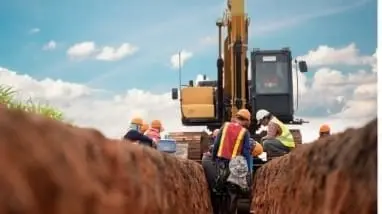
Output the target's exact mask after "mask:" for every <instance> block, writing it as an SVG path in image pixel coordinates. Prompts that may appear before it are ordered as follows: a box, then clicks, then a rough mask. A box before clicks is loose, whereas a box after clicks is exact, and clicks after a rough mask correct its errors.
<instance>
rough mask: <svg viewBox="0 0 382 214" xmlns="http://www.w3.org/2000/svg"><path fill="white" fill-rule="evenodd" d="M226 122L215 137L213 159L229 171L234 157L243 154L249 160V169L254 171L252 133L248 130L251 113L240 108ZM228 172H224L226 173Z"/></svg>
mask: <svg viewBox="0 0 382 214" xmlns="http://www.w3.org/2000/svg"><path fill="white" fill-rule="evenodd" d="M232 121H233V122H226V123H225V124H224V125H223V126H222V127H221V129H220V130H219V133H218V135H217V137H216V139H215V142H214V147H213V150H212V160H215V161H216V162H217V163H218V165H220V166H222V167H221V170H223V171H226V172H229V170H228V164H229V162H230V160H231V159H232V158H233V157H236V156H239V155H242V156H244V158H245V159H246V161H247V167H248V171H249V172H250V173H251V172H252V156H251V146H250V142H249V139H250V134H249V132H248V130H247V128H248V127H249V125H250V123H251V113H250V112H249V111H248V110H247V109H240V110H239V111H238V112H237V113H236V115H235V117H234V118H233V120H232ZM226 172H223V173H224V174H226Z"/></svg>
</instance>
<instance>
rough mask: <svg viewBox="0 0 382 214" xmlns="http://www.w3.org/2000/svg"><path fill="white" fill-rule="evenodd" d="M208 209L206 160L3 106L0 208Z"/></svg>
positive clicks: (147, 212) (54, 212)
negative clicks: (177, 155)
mask: <svg viewBox="0 0 382 214" xmlns="http://www.w3.org/2000/svg"><path fill="white" fill-rule="evenodd" d="M3 213H4V214H5V213H9V214H11V213H12V214H23V213H28V214H58V213H59V214H69V213H70V214H111V213H113V214H122V213H142V214H153V213H155V214H175V213H198V214H207V213H208V214H210V213H211V206H210V200H209V194H208V191H207V183H206V181H205V177H204V174H203V170H202V167H201V166H200V165H199V164H197V163H195V162H192V161H188V160H183V161H181V160H178V159H176V158H175V157H172V156H170V155H167V154H162V153H159V152H157V151H155V150H153V149H151V148H147V147H143V146H139V145H133V144H129V143H128V142H121V141H117V140H114V141H113V140H108V139H106V138H105V137H104V136H103V135H102V134H101V133H99V132H98V131H95V130H92V129H80V128H74V127H71V126H68V125H65V124H63V123H59V122H56V121H53V120H50V119H46V118H42V117H40V116H36V115H27V114H25V113H21V112H16V111H10V110H6V109H4V108H0V214H3Z"/></svg>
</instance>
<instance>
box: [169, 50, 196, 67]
mask: <svg viewBox="0 0 382 214" xmlns="http://www.w3.org/2000/svg"><path fill="white" fill-rule="evenodd" d="M191 57H193V53H191V52H189V51H185V50H184V51H181V52H180V65H181V67H183V66H184V63H185V62H186V61H187V60H189V59H191ZM170 62H171V66H172V67H173V68H174V69H177V68H179V53H176V54H174V55H172V56H171V58H170Z"/></svg>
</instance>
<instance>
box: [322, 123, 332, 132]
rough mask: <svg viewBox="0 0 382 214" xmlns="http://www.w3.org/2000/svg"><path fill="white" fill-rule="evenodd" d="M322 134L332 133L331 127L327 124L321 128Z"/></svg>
mask: <svg viewBox="0 0 382 214" xmlns="http://www.w3.org/2000/svg"><path fill="white" fill-rule="evenodd" d="M320 132H330V127H329V126H328V125H327V124H323V125H321V126H320Z"/></svg>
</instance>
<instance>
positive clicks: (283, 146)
mask: <svg viewBox="0 0 382 214" xmlns="http://www.w3.org/2000/svg"><path fill="white" fill-rule="evenodd" d="M256 120H257V123H258V125H263V126H267V127H268V130H267V135H266V136H265V137H263V138H262V142H263V147H264V152H266V153H267V156H282V155H284V154H287V153H289V152H290V151H291V150H292V149H293V148H294V147H295V146H296V145H295V142H294V139H293V135H292V133H291V132H290V131H289V128H288V127H287V126H286V125H285V124H284V123H282V122H281V121H280V120H279V119H277V117H275V116H274V115H272V114H271V113H270V112H269V111H267V110H265V109H260V110H258V111H257V112H256Z"/></svg>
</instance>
